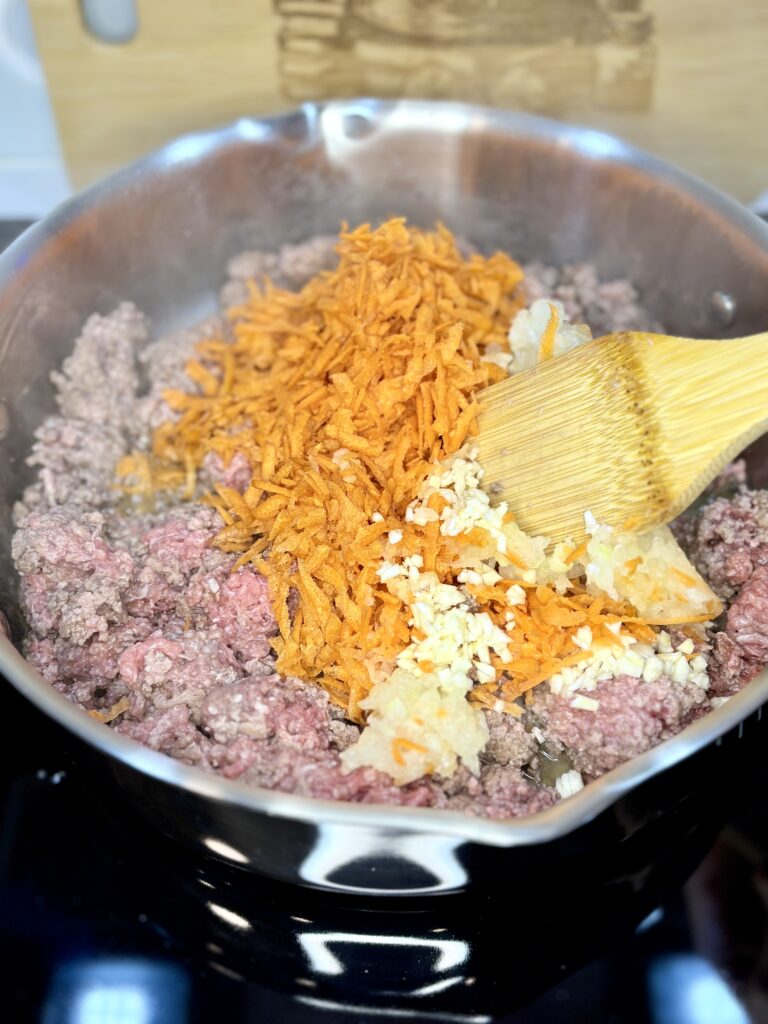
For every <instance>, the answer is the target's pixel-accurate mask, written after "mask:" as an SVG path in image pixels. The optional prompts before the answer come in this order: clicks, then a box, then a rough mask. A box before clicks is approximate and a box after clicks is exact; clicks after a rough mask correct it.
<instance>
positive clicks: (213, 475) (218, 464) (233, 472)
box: [203, 452, 253, 494]
mask: <svg viewBox="0 0 768 1024" xmlns="http://www.w3.org/2000/svg"><path fill="white" fill-rule="evenodd" d="M203 472H204V474H205V482H206V483H207V484H209V485H210V486H211V487H215V486H216V484H220V485H221V486H222V487H232V488H233V489H234V490H236V491H239V492H240V493H241V494H242V493H243V492H244V491H245V489H246V487H248V485H249V484H250V482H251V478H252V476H253V467H252V466H251V464H250V462H249V461H248V459H247V458H246V457H245V455H243V453H242V452H235V454H234V455H233V456H232V458H231V459H230V460H229V462H228V463H225V462H224V460H223V459H222V458H221V456H220V455H217V454H216V452H209V453H208V454H207V455H206V456H205V458H204V459H203Z"/></svg>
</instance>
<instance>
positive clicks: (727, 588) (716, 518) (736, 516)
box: [677, 491, 768, 600]
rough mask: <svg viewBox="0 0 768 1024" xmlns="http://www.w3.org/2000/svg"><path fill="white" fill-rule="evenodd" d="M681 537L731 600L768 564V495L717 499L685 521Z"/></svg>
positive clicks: (718, 590)
mask: <svg viewBox="0 0 768 1024" xmlns="http://www.w3.org/2000/svg"><path fill="white" fill-rule="evenodd" d="M677 535H678V538H679V539H680V542H681V544H682V545H683V546H684V547H685V549H686V551H687V553H688V556H689V557H690V559H691V561H692V562H693V564H694V565H695V566H696V568H697V569H698V570H699V572H700V573H701V574H702V575H703V576H704V578H705V579H706V580H707V581H708V582H709V584H710V585H711V587H712V588H713V590H715V591H716V593H717V594H718V595H719V596H720V597H721V598H723V599H724V600H729V599H730V598H732V597H733V596H734V594H735V593H736V591H737V590H738V589H739V588H740V587H743V586H744V584H745V583H746V582H747V580H749V578H750V576H751V575H752V573H753V572H754V570H755V569H756V568H757V567H759V566H763V565H767V564H768V491H746V492H745V493H743V494H737V495H736V496H735V497H733V498H731V499H726V498H717V499H716V500H715V501H713V502H711V503H710V504H708V505H705V506H704V507H703V508H702V509H701V510H700V511H699V513H698V514H697V515H696V516H695V517H693V518H690V519H688V520H687V521H686V520H683V521H682V522H681V523H680V525H678V528H677Z"/></svg>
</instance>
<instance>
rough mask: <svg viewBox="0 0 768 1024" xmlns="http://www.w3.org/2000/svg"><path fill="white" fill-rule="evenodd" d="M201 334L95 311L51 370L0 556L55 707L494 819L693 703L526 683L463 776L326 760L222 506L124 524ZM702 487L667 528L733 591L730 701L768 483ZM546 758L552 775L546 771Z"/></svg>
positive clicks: (528, 806) (682, 720)
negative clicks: (45, 404)
mask: <svg viewBox="0 0 768 1024" xmlns="http://www.w3.org/2000/svg"><path fill="white" fill-rule="evenodd" d="M335 244H336V239H335V238H333V237H330V236H328V237H325V236H323V237H320V238H316V239H313V240H310V241H309V242H307V243H302V244H300V245H285V246H283V247H282V248H281V249H280V250H279V252H277V253H266V252H258V251H254V252H247V253H243V254H241V255H240V256H239V257H236V258H235V259H234V260H232V261H231V262H230V264H229V266H228V277H229V279H228V282H227V284H226V285H225V287H224V289H223V292H222V302H223V304H224V305H225V306H227V305H232V304H237V303H239V302H241V301H242V300H243V299H244V298H245V296H246V293H247V289H246V283H245V282H246V280H247V279H250V278H255V279H256V280H257V281H260V282H263V279H264V278H265V277H270V278H271V279H272V280H273V281H274V282H275V283H276V284H278V285H281V286H284V287H290V288H296V287H300V286H301V285H303V284H304V283H305V281H306V280H307V279H308V278H309V277H311V276H312V275H314V274H315V273H317V272H318V271H320V270H323V269H328V268H330V267H332V266H333V265H334V264H335V262H336V254H335V251H334V247H335ZM527 277H528V292H529V296H530V298H531V299H532V300H533V299H535V298H537V297H540V296H541V297H544V296H554V297H555V298H558V299H560V300H561V301H562V302H563V304H564V306H565V309H566V311H567V313H568V314H569V315H570V316H571V317H572V318H573V319H575V320H584V321H586V322H588V323H589V324H590V326H591V327H592V328H593V331H594V333H595V334H600V333H603V332H606V331H609V330H616V329H633V328H636V329H643V328H645V329H648V328H651V329H652V328H656V327H657V326H658V325H656V324H654V323H653V321H652V319H651V317H650V316H649V315H648V314H647V312H646V311H645V310H644V309H643V308H642V306H641V305H640V304H639V300H638V296H637V293H636V292H635V291H634V289H633V288H632V287H631V285H629V284H628V283H627V282H626V281H612V282H600V281H599V280H598V278H597V276H596V274H595V272H594V269H593V268H591V267H589V266H587V265H583V264H580V265H574V266H570V267H565V268H563V269H562V270H554V269H553V268H547V267H542V266H541V265H539V264H536V265H531V266H529V267H528V268H527ZM212 337H217V338H223V339H224V340H227V339H228V338H231V327H230V326H229V321H228V320H227V319H226V318H225V317H221V316H215V317H212V318H210V319H209V320H207V321H205V322H203V323H202V324H199V325H198V326H197V327H195V328H193V329H190V330H183V331H178V332H175V333H172V334H169V335H167V336H165V337H163V338H161V339H160V340H157V341H151V342H149V343H148V344H147V338H148V332H147V325H146V323H145V320H144V318H143V316H142V315H141V313H139V311H138V310H137V309H136V308H135V306H133V305H132V304H130V303H124V304H122V305H121V306H119V307H118V308H117V309H116V310H115V311H114V313H112V314H111V315H109V316H106V317H103V316H98V315H95V316H93V317H91V318H90V319H89V320H88V322H87V323H86V325H85V327H84V328H83V331H82V333H81V335H80V337H79V338H78V339H77V341H76V343H75V346H74V350H73V354H72V355H71V356H70V357H69V358H68V359H67V360H65V362H64V365H63V367H62V370H61V372H59V373H55V374H53V382H54V385H55V387H56V389H57V399H58V404H59V409H60V415H57V416H52V417H49V418H48V419H47V420H46V421H45V422H44V423H43V425H42V426H41V427H40V428H39V430H38V431H37V433H36V440H35V444H34V446H33V450H32V453H31V455H30V458H29V463H30V465H32V466H33V467H35V468H36V469H37V470H38V480H37V481H36V483H34V484H33V485H32V486H31V487H29V488H27V490H26V492H25V494H24V497H23V501H22V502H21V503H19V504H18V505H17V509H16V519H17V523H18V526H19V528H18V531H17V533H16V536H15V538H14V542H13V556H14V559H15V562H16V565H17V568H18V570H19V573H20V574H21V577H22V582H21V600H22V607H23V609H24V612H25V614H26V616H27V620H28V623H29V626H30V632H29V635H28V637H27V639H26V642H25V653H26V656H27V658H28V659H29V660H30V662H31V663H32V664H34V665H35V666H36V667H37V668H38V669H39V670H40V672H41V673H42V675H43V676H44V678H45V679H47V680H48V681H49V682H50V683H51V685H52V686H54V687H55V688H56V689H57V690H58V691H59V692H61V693H63V694H64V695H65V696H66V697H67V698H68V699H70V700H72V701H73V702H75V703H77V704H79V705H80V706H81V707H83V708H85V709H87V710H91V711H101V712H109V710H110V709H111V708H113V707H114V706H115V705H116V704H117V703H118V702H124V701H125V700H126V699H127V702H128V709H127V711H124V712H123V713H122V714H120V715H119V717H118V718H117V719H116V720H115V721H114V722H112V728H114V729H116V731H117V732H119V733H121V734H122V735H124V736H128V737H130V738H132V739H134V740H137V741H138V742H140V743H143V744H144V745H146V746H148V747H150V748H152V749H154V750H157V751H160V752H162V753H164V754H168V755H170V756H172V757H175V758H178V759H179V760H182V761H184V762H185V763H188V764H192V765H196V766H198V767H200V768H203V769H205V770H207V771H212V772H217V773H220V774H222V775H224V776H226V777H228V778H233V779H240V780H242V781H245V782H247V783H250V784H252V785H259V786H267V787H269V788H273V789H279V790H281V791H283V792H290V793H298V794H302V795H306V796H314V797H322V798H327V799H333V800H350V801H358V802H376V803H388V804H403V805H408V804H410V805H415V806H434V807H440V808H444V809H448V810H458V811H464V812H467V813H471V814H476V815H482V816H487V817H491V818H509V817H516V816H519V815H525V814H532V813H535V812H536V811H539V810H542V809H545V808H546V807H549V806H551V805H552V804H553V803H554V802H555V801H556V799H557V795H556V792H555V789H554V787H553V783H554V779H555V776H556V774H557V772H558V771H560V770H561V769H562V768H563V767H566V768H570V767H571V765H573V766H574V767H576V768H577V769H579V770H581V771H582V772H584V773H585V774H586V775H587V776H596V775H599V774H601V773H602V772H605V771H608V770H610V769H611V768H613V767H614V766H615V765H617V764H619V763H621V762H622V761H625V760H627V759H628V758H630V757H632V756H634V755H635V754H637V753H640V752H642V751H643V750H646V749H648V748H649V747H650V746H652V745H654V744H655V743H658V742H660V741H661V740H663V739H665V738H666V737H667V736H669V735H672V734H673V733H675V732H677V731H679V730H680V729H681V728H683V727H684V725H685V724H687V723H688V722H689V721H691V720H693V719H694V718H695V717H697V716H699V715H701V714H704V713H706V712H707V711H708V710H709V708H710V704H709V700H708V696H707V695H705V694H704V693H703V692H702V691H701V690H700V689H698V688H696V687H694V686H692V685H691V684H682V685H681V684H676V683H672V682H671V681H669V680H668V679H665V678H662V679H660V680H658V681H657V682H656V683H651V684H648V683H643V682H641V681H639V680H637V679H633V678H630V677H625V676H622V677H620V678H619V679H616V680H612V681H606V682H603V683H600V684H598V686H597V688H596V689H595V691H594V693H593V696H594V697H595V698H596V699H598V700H599V702H600V707H599V709H598V711H597V712H587V711H578V710H575V709H574V708H572V707H571V706H570V703H569V702H568V701H566V700H565V699H564V698H559V697H555V696H554V695H553V694H551V693H550V692H549V691H546V692H544V691H545V688H544V687H540V688H539V691H538V692H537V695H536V701H535V704H534V707H533V708H530V709H528V711H527V713H526V716H525V718H524V719H522V720H518V719H515V718H512V717H511V716H508V715H500V714H496V713H494V712H484V714H485V716H486V720H487V723H488V729H489V742H488V745H487V747H486V748H485V750H484V751H483V752H482V754H481V762H480V771H479V773H478V774H477V775H474V774H472V772H470V771H469V770H468V769H467V768H466V766H463V765H460V766H459V768H458V770H457V771H456V773H455V774H454V775H453V776H452V777H451V778H450V779H439V778H431V779H423V780H419V781H417V782H414V783H411V784H410V785H408V786H404V787H398V786H395V785H394V784H393V783H392V781H391V779H390V778H389V777H388V776H386V775H384V774H382V773H381V772H378V771H375V770H374V769H372V768H360V769H357V770H355V771H353V772H350V773H345V772H344V771H342V765H341V760H340V754H341V752H342V751H343V750H345V749H346V748H348V747H349V746H350V745H351V744H352V743H354V742H355V741H356V739H357V738H358V736H359V728H358V726H356V725H354V724H353V723H351V722H349V721H347V720H346V719H345V718H344V716H343V714H342V713H341V711H340V710H339V709H338V708H336V707H334V706H333V705H332V704H331V702H330V701H329V698H328V696H327V694H326V693H325V691H324V690H322V689H321V688H319V687H318V686H316V685H313V684H307V683H304V682H302V681H300V680H298V679H291V678H289V679H282V678H281V677H279V676H278V675H277V674H276V672H275V666H274V662H275V658H274V653H273V651H272V647H271V643H272V639H273V637H274V636H275V634H276V631H277V626H276V623H275V619H274V616H273V614H272V610H271V606H270V602H269V595H268V590H267V584H266V581H265V579H264V578H263V577H262V576H261V575H260V574H258V573H256V572H255V571H254V570H253V569H252V568H250V567H243V568H241V569H239V570H238V571H237V572H233V566H234V562H235V556H234V555H229V554H225V553H223V552H221V551H220V550H218V549H217V548H216V547H214V546H213V540H214V538H215V536H216V534H217V533H218V531H219V530H220V529H221V527H222V525H223V524H222V521H221V519H220V518H219V516H218V514H217V513H216V512H215V511H214V510H213V509H211V508H209V507H207V506H204V505H201V504H196V503H189V504H186V505H181V506H178V507H174V508H171V509H163V508H158V509H156V510H155V511H152V512H145V513H138V512H137V511H133V512H132V513H130V514H127V513H126V512H125V510H124V508H123V507H122V505H121V503H122V502H123V500H124V499H123V496H122V494H121V493H120V491H119V490H116V489H115V488H113V487H112V481H113V479H114V470H115V465H116V463H117V461H118V460H119V459H120V458H121V457H122V456H123V455H125V454H126V453H127V452H129V451H130V450H131V449H132V448H134V447H138V448H140V449H142V448H146V447H147V445H148V443H149V439H150V436H151V432H152V431H153V430H154V429H155V428H156V427H157V426H158V425H160V424H161V423H163V422H165V421H167V420H168V419H171V418H172V417H173V416H174V415H175V414H174V413H173V412H172V410H171V409H170V408H169V406H168V405H167V404H166V402H165V400H164V398H163V391H164V390H166V389H168V388H180V389H187V390H188V389H189V388H190V387H192V386H193V385H192V384H191V382H190V380H189V378H188V377H187V375H186V371H185V367H186V364H187V362H188V360H189V359H190V358H191V357H193V356H194V355H195V347H196V345H197V343H198V342H199V341H201V340H204V339H206V338H212ZM116 396H119V400H116ZM254 468H255V469H257V468H258V467H252V466H251V465H250V463H249V462H248V460H247V458H246V457H245V456H244V455H243V454H242V453H235V455H234V456H233V457H232V459H231V460H229V462H225V461H223V460H222V459H221V458H220V457H219V456H216V455H209V456H208V457H207V458H206V460H205V465H204V471H203V474H201V486H202V487H205V488H207V487H211V486H214V485H216V484H219V485H223V486H225V487H231V488H234V489H236V490H238V491H240V492H241V493H242V492H243V491H244V490H245V489H246V487H247V486H248V484H249V483H250V480H251V476H252V472H253V470H254ZM713 493H716V494H722V493H726V494H728V495H733V494H734V493H735V494H736V496H735V497H732V498H730V500H722V499H718V500H716V501H713V502H712V503H711V504H709V505H708V506H706V507H705V508H704V509H703V510H701V511H700V512H699V513H698V514H697V515H696V516H695V517H689V518H687V519H685V520H682V521H681V522H680V524H679V525H678V528H677V529H678V534H679V536H681V537H682V538H683V539H684V542H685V544H686V545H687V546H688V547H689V548H690V550H691V551H692V553H693V556H694V560H695V561H696V563H697V565H698V567H699V568H700V569H701V570H702V571H703V573H704V575H705V576H707V577H708V578H709V579H710V581H711V582H712V583H713V585H714V586H715V588H716V589H717V590H718V591H719V593H721V594H722V596H724V597H725V598H727V599H728V600H730V599H732V598H734V596H735V595H736V593H737V591H738V589H739V588H743V589H742V591H741V595H740V596H739V597H738V598H736V600H734V601H733V604H732V606H731V608H730V611H729V613H728V616H727V621H726V624H725V629H724V630H722V631H719V632H717V633H715V634H714V635H713V636H712V637H711V638H710V642H711V653H710V674H711V690H710V693H709V696H716V695H727V694H730V693H732V692H734V690H736V689H737V688H738V687H739V686H741V685H743V684H744V682H745V681H746V680H747V679H749V678H751V676H752V675H754V673H755V672H756V671H757V670H758V668H759V667H760V665H761V664H762V660H763V659H765V658H768V570H764V569H763V566H764V565H766V566H768V495H766V494H764V493H763V492H746V491H745V483H744V477H743V469H739V468H736V469H733V470H732V471H729V473H728V474H726V475H725V476H723V478H722V480H721V481H720V483H719V484H718V486H717V488H716V489H713ZM121 706H122V705H121ZM534 724H535V726H536V728H535V729H533V728H532V727H533V725H534ZM542 758H544V759H545V760H546V762H547V766H546V767H547V768H548V769H550V768H552V766H553V765H554V768H555V769H557V770H556V771H555V770H548V771H546V772H545V771H544V770H543V769H542V767H541V764H542ZM550 762H551V763H550Z"/></svg>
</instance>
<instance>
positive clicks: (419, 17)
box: [30, 0, 768, 201]
mask: <svg viewBox="0 0 768 1024" xmlns="http://www.w3.org/2000/svg"><path fill="white" fill-rule="evenodd" d="M136 3H137V7H138V13H139V30H138V32H137V34H136V36H135V37H134V38H133V39H132V40H131V41H130V42H128V43H125V44H121V45H109V44H106V43H103V42H100V41H98V40H97V39H95V38H94V37H93V36H91V35H90V34H89V32H88V31H87V29H86V28H85V27H84V24H83V21H82V17H81V13H80V8H79V3H78V0H30V7H31V10H32V14H33V18H34V22H35V28H36V32H37V38H38V44H39V48H40V52H41V56H42V59H43V62H44V65H45V68H46V73H47V76H48V82H49V85H50V89H51V93H52V97H53V104H54V109H55V112H56V117H57V120H58V125H59V130H60V133H61V139H62V145H63V149H64V154H65V157H66V160H67V163H68V166H69V169H70V173H71V176H72V179H73V182H74V184H75V185H77V186H80V185H83V184H85V183H87V182H90V181H92V180H94V179H95V178H98V177H100V176H102V175H103V174H105V173H107V172H108V171H110V170H111V169H113V168H114V167H116V166H118V165H120V164H122V163H125V162H126V161H128V160H130V159H132V158H134V157H136V156H138V155H140V154H142V153H145V152H147V151H148V150H151V149H153V148H155V147H156V146H158V145H160V144H162V143H163V142H165V141H167V140H168V139H169V138H171V137H173V136H175V135H178V134H180V133H182V132H185V131H190V130H197V129H201V128H208V127H212V126H216V125H219V124H222V123H225V122H227V121H229V120H232V119H233V118H236V117H238V116H241V115H244V114H246V115H247V114H260V113H267V112H277V111H280V110H285V109H288V108H289V107H291V106H292V105H294V104H295V103H296V102H298V101H300V100H303V99H320V98H325V97H328V96H349V95H355V94H367V95H380V96H401V95H404V96H430V97H448V98H456V99H464V100H468V101H478V102H483V103H492V104H494V105H497V106H502V107H510V108H516V109H524V110H532V111H534V112H536V113H543V114H548V115H551V116H555V117H560V118H563V119H566V120H570V121H574V122H578V123H582V124H588V125H591V126H593V127H597V128H604V129H606V130H609V131H612V132H615V133H617V134H620V135H622V136H623V137H625V138H626V139H628V140H630V141H632V142H635V143H637V144H638V145H641V146H643V147H645V148H647V149H650V150H652V151H654V152H656V153H658V154H659V155H661V156H664V157H666V158H667V159H670V160H672V161H674V162H675V163H677V164H679V165H681V166H684V167H686V168H687V169H689V170H691V171H693V172H694V173H697V174H699V175H700V176H702V177H704V178H706V179H708V180H709V181H711V182H713V183H714V184H716V185H719V186H720V187H721V188H724V189H725V190H727V191H729V192H731V193H732V194H733V195H735V196H736V197H738V198H739V199H742V200H745V201H750V200H752V199H754V198H755V197H756V196H757V194H758V193H759V192H761V191H763V190H764V189H766V188H768V0H731V2H730V3H729V4H724V3H723V2H722V0H193V2H187V0H136Z"/></svg>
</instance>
